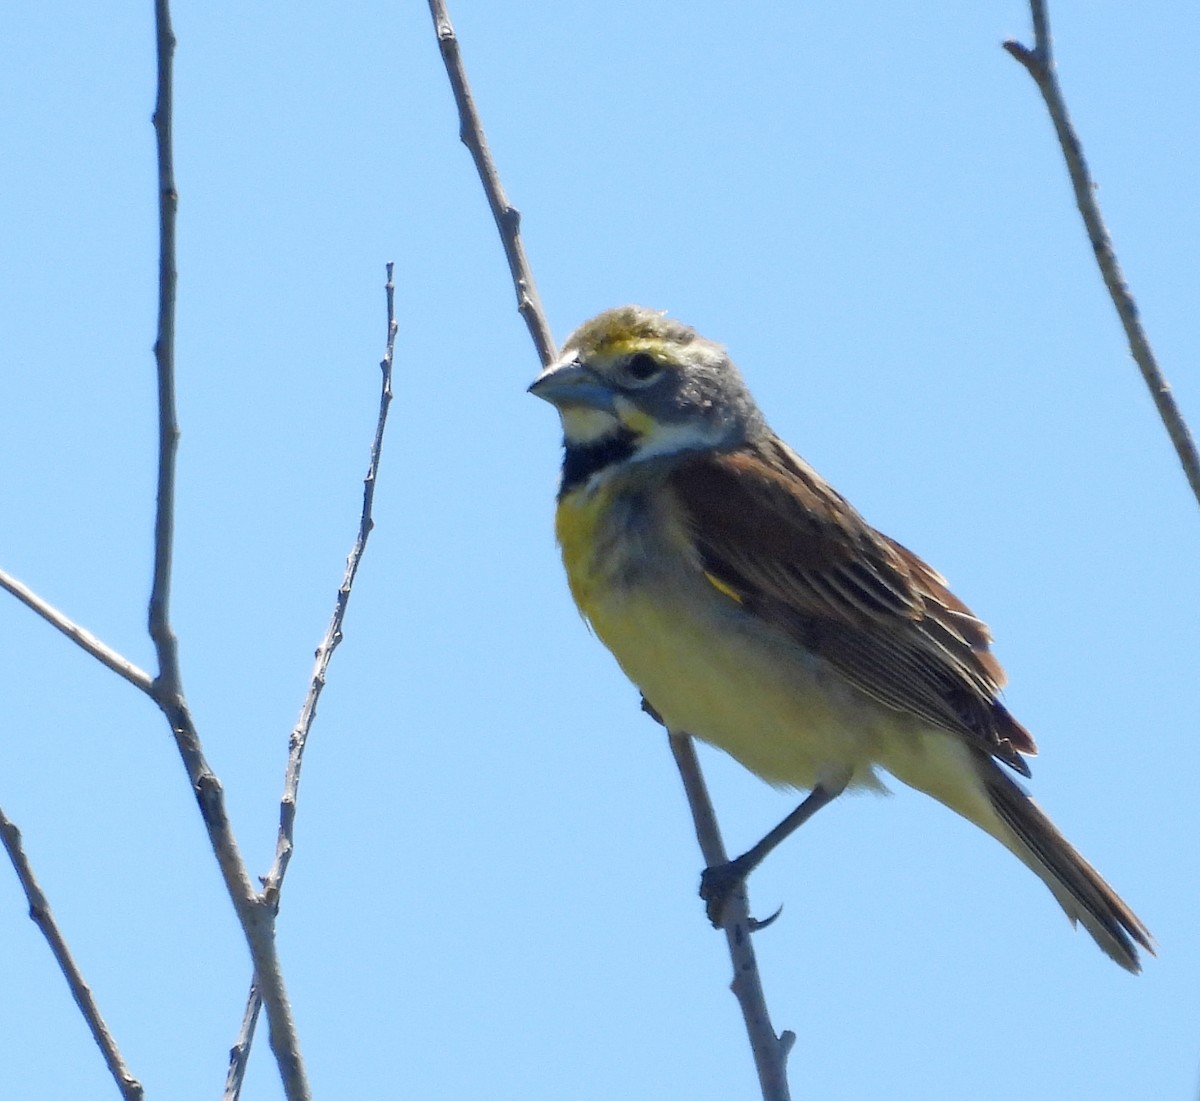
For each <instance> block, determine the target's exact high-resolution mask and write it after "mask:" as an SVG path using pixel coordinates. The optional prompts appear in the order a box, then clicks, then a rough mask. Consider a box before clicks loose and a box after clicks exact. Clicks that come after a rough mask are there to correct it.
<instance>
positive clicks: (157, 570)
mask: <svg viewBox="0 0 1200 1101" xmlns="http://www.w3.org/2000/svg"><path fill="white" fill-rule="evenodd" d="M154 23H155V31H156V41H157V54H158V99H157V102H156V103H155V105H154V135H155V138H156V144H157V148H158V334H157V336H156V337H155V340H154V359H155V363H156V364H157V367H158V371H157V377H158V487H157V494H158V506H157V509H156V510H155V514H154V583H153V586H152V588H151V590H150V637H151V638H152V639H153V641H154V646H155V649H156V651H157V653H158V663H159V674H158V681H159V682H162V685H163V687H164V688H165V690H166V693H167V694H170V695H175V694H177V693H178V691H179V656H178V649H177V647H176V645H175V636H174V634H173V633H172V631H171V625H170V619H169V615H170V598H171V555H172V545H173V542H174V525H175V454H176V451H177V448H178V445H179V424H178V421H177V419H176V412H175V283H176V271H175V215H176V212H177V211H178V209H179V193H178V192H177V191H176V190H175V154H174V141H173V138H172V135H171V121H172V116H173V109H174V108H173V101H172V95H173V88H174V60H175V32H174V31H173V30H172V29H171V10H170V6H169V4H168V0H155V3H154Z"/></svg>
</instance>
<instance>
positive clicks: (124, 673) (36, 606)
mask: <svg viewBox="0 0 1200 1101" xmlns="http://www.w3.org/2000/svg"><path fill="white" fill-rule="evenodd" d="M0 589H6V590H7V591H8V592H10V593H12V595H13V596H15V597H16V598H17V599H18V600H19V601H20V602H21V603H22V604H24V605H25V607H27V608H29V609H31V610H32V611H34V612H36V613H37V614H38V615H40V616H41V617H42V618H43V619H44V620H45V621H46V622H47V623H49V624H50V626H51V627H55V628H57V629H58V630H60V631H62V633H63V634H64V635H66V636H67V638H69V639H70V640H71V641H72V642H73V643H75V645H76V646H78V647H79V648H80V649H82V650H86V651H87V652H88V653H89V654H91V655H92V657H94V658H95V659H96V660H97V661H98V662H100V663H101V664H102V665H105V666H107V667H108V668H109V669H111V670H112V671H113V672H114V673H116V674H117V675H118V676H121V677H124V678H125V680H127V681H129V683H130V684H132V685H133V686H134V687H135V688H140V689H141V690H142V691H143V692H145V693H147V695H149V694H150V693H151V690H152V688H153V685H154V682H153V678H152V677H151V676H150V674H149V673H147V672H146V671H145V670H143V669H139V668H138V667H137V666H136V665H134V664H133V662H131V661H129V659H128V658H125V657H122V656H121V655H120V654H118V653H117V652H116V650H114V649H113V648H112V647H111V646H106V645H105V644H104V643H103V642H101V641H100V640H99V639H98V638H97V637H96V636H95V635H93V634H92V633H91V632H90V631H86V630H84V628H82V627H80V626H79V624H78V623H74V622H72V621H71V620H69V619H68V618H67V617H66V616H65V615H63V614H62V612H60V611H59V610H58V609H57V608H55V607H54V606H53V605H52V604H49V603H47V602H46V601H45V600H43V599H42V598H41V597H40V596H38V595H37V593H35V592H34V591H33V590H32V589H30V588H29V587H28V586H26V585H23V584H21V582H20V581H18V580H17V579H16V578H15V577H13V576H12V575H11V574H7V573H5V572H4V571H3V570H0Z"/></svg>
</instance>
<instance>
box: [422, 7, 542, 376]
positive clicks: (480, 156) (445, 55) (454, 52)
mask: <svg viewBox="0 0 1200 1101" xmlns="http://www.w3.org/2000/svg"><path fill="white" fill-rule="evenodd" d="M429 13H430V15H432V16H433V26H434V30H435V31H436V32H437V40H438V48H439V49H440V50H441V52H442V63H443V64H444V65H445V66H446V75H447V76H448V77H449V78H450V87H451V89H453V91H454V102H455V104H456V105H457V107H458V118H459V123H460V129H459V134H458V136H459V138H460V139H461V140H462V143H463V145H465V146H466V147H467V148H468V149H469V150H470V151H471V158H472V159H473V160H474V161H475V169H476V171H477V172H478V173H479V181H480V183H482V184H483V192H484V194H485V195H486V196H487V201H488V206H490V207H491V208H492V217H493V218H495V219H496V228H497V229H498V230H499V231H500V243H501V244H502V245H503V246H504V255H505V257H506V258H507V260H508V270H509V272H510V273H511V274H512V281H513V288H514V289H515V290H516V292H517V311H518V312H519V313H520V315H521V316H522V317H523V318H524V319H525V325H526V327H527V328H528V329H529V335H530V336H531V337H532V338H533V343H534V347H536V348H537V353H538V358H539V359H540V360H541V361H542V364H543V366H544V365H545V364H547V363H549V362H550V361H551V360H552V359H553V358H554V352H555V344H554V337H553V336H551V335H550V326H549V324H548V323H547V322H546V314H545V311H544V310H543V309H542V303H541V300H540V299H539V298H538V292H537V284H536V283H535V282H534V281H533V271H532V269H531V268H530V266H529V259H528V257H526V255H525V246H524V245H523V244H522V243H521V212H520V211H519V210H517V208H516V207H515V206H513V205H512V203H510V202H509V201H508V196H507V195H506V194H505V193H504V186H503V184H501V182H500V173H499V172H498V171H497V170H496V164H495V162H494V161H493V160H492V154H491V151H490V150H489V149H488V144H487V137H486V136H485V135H484V132H483V123H482V122H481V121H480V119H479V112H478V111H477V110H476V109H475V99H474V97H473V96H472V95H471V86H470V85H469V84H468V83H467V73H466V70H465V69H464V68H463V62H462V55H461V53H460V51H459V48H458V38H457V36H456V35H455V33H454V27H453V25H452V24H451V22H450V15H449V13H448V12H447V11H446V5H445V4H444V3H443V2H442V0H429Z"/></svg>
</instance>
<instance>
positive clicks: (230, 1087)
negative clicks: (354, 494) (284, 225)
mask: <svg viewBox="0 0 1200 1101" xmlns="http://www.w3.org/2000/svg"><path fill="white" fill-rule="evenodd" d="M394 270H395V265H394V264H390V263H389V264H388V265H387V286H386V287H385V293H386V297H387V343H386V347H385V349H384V353H383V359H382V360H381V361H380V363H379V369H380V372H381V374H382V378H381V380H380V394H379V415H378V417H377V418H376V421H375V438H374V439H373V440H372V441H371V457H370V459H369V460H368V463H367V475H366V477H365V478H364V479H363V503H362V513H361V515H360V518H359V523H358V535H357V537H356V538H355V540H354V546H353V547H352V548H351V550H350V554H349V555H348V556H347V558H346V572H345V573H344V574H343V576H342V584H341V586H340V587H339V588H338V591H337V597H336V599H335V601H334V606H333V615H332V616H331V617H330V620H329V626H328V628H326V631H325V636H324V638H322V639H321V644H320V645H319V646H318V647H317V653H316V658H315V660H314V662H313V671H312V677H311V678H310V680H309V687H308V693H307V695H306V696H305V698H304V703H303V705H302V706H301V708H300V717H299V719H298V720H297V722H296V726H295V728H294V729H293V730H292V734H291V737H290V738H289V739H288V763H287V770H286V773H285V775H284V781H283V797H282V798H281V799H280V802H279V833H278V836H277V838H276V842H275V862H274V864H272V865H271V870H270V871H269V872H268V873H267V874H266V875H265V876H264V877H263V881H262V882H263V889H262V896H261V897H262V899H263V901H264V902H265V903H266V904H267V905H269V906H270V907H271V909H272V913H275V914H278V912H279V895H280V890H281V888H282V887H283V879H284V876H286V875H287V870H288V864H289V863H290V862H291V859H292V850H293V847H294V841H295V833H294V831H295V824H296V800H297V798H298V797H299V794H300V769H301V767H302V766H303V764H304V748H305V746H306V745H307V744H308V735H309V733H310V731H311V730H312V724H313V721H314V720H315V719H316V717H317V701H318V700H319V699H320V697H321V690H322V689H323V688H324V687H325V677H326V673H327V672H328V670H329V661H330V659H331V658H332V657H333V652H334V650H336V649H337V648H338V644H339V643H340V642H341V641H342V622H343V621H344V619H345V617H346V608H347V606H348V605H349V603H350V591H351V589H352V588H353V587H354V579H355V578H356V577H357V576H358V567H359V564H360V563H361V561H362V556H363V552H364V551H365V550H366V548H367V539H368V538H369V537H370V534H371V529H372V528H373V527H374V525H375V522H374V520H373V519H372V518H371V513H372V510H373V507H374V503H375V482H376V478H377V476H378V474H379V459H380V456H381V455H382V453H383V433H384V430H385V429H386V428H387V417H388V409H389V407H390V406H391V404H392V361H393V358H394V356H395V349H396V287H395V284H394V283H393V281H392V276H393V273H394ZM261 1004H262V998H261V994H260V992H259V987H258V980H257V977H256V978H255V979H254V980H253V981H252V982H251V984H250V992H249V994H248V995H247V997H246V1009H245V1012H244V1013H243V1014H242V1026H241V1029H240V1031H239V1032H238V1038H237V1040H236V1041H235V1042H234V1045H233V1047H232V1048H230V1050H229V1070H228V1072H227V1074H226V1077H225V1092H224V1094H223V1095H222V1097H223V1101H237V1099H238V1098H239V1097H240V1096H241V1092H242V1080H243V1079H244V1077H245V1074H246V1064H247V1061H248V1059H249V1057H250V1045H251V1044H252V1043H253V1042H254V1029H255V1025H256V1024H257V1021H258V1010H259V1006H260V1005H261Z"/></svg>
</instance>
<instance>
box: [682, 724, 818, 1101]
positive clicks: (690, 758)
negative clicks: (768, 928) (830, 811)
mask: <svg viewBox="0 0 1200 1101" xmlns="http://www.w3.org/2000/svg"><path fill="white" fill-rule="evenodd" d="M667 737H668V738H669V740H670V743H671V753H672V754H673V755H674V757H675V763H676V765H678V766H679V775H680V776H682V777H683V788H684V791H685V792H686V794H687V801H688V806H689V807H690V808H691V811H692V819H693V821H694V822H695V824H696V840H697V841H699V842H700V852H701V853H702V854H703V856H704V864H705V866H706V867H709V868H716V867H719V866H720V865H722V864H725V863H727V862H728V860H729V854H728V853H727V852H726V851H725V843H724V841H722V840H721V830H720V828H719V827H718V825H717V817H716V813H715V812H714V810H713V806H712V800H710V799H709V797H708V788H707V787H706V785H705V783H704V776H703V774H702V773H701V772H700V762H699V761H698V760H696V747H695V745H694V744H693V742H692V739H691V737H690V736H689V735H687V734H668V735H667ZM721 928H722V929H723V930H724V932H725V939H726V941H727V942H728V944H729V958H730V959H731V960H732V961H733V982H732V983H730V989H731V990H732V991H733V995H734V997H735V998H737V1000H738V1005H739V1006H740V1007H741V1010H742V1019H743V1020H744V1021H745V1023H746V1033H747V1035H748V1036H749V1037H750V1049H751V1051H752V1052H753V1053H754V1066H755V1069H756V1070H757V1071H758V1084H759V1088H760V1089H761V1090H762V1095H763V1101H790V1098H791V1093H790V1092H789V1090H788V1080H787V1058H788V1054H789V1052H790V1051H791V1050H792V1046H793V1045H794V1044H795V1042H796V1034H795V1033H794V1032H792V1031H790V1030H788V1031H785V1032H784V1033H783V1034H782V1035H777V1034H776V1032H775V1026H774V1025H773V1024H771V1014H770V1012H769V1011H768V1009H767V999H766V996H765V995H764V994H763V988H762V978H761V977H760V975H759V971H758V961H757V959H756V958H755V955H754V948H753V947H752V946H751V943H750V934H751V933H752V932H753V931H754V921H753V919H752V918H751V917H750V904H749V902H748V901H747V900H746V887H745V884H742V885H741V886H740V887H738V889H737V890H736V891H734V892H732V893H731V894H730V896H729V900H728V901H727V902H726V904H725V907H724V910H723V912H722V914H721Z"/></svg>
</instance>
